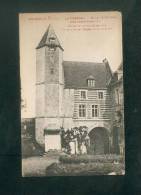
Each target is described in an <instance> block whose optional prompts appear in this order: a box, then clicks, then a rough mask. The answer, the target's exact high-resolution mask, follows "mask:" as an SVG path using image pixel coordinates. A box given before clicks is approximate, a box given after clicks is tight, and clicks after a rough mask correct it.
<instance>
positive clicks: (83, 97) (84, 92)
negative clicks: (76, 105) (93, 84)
mask: <svg viewBox="0 0 141 195" xmlns="http://www.w3.org/2000/svg"><path fill="white" fill-rule="evenodd" d="M80 95H81V99H86V91H81V92H80Z"/></svg>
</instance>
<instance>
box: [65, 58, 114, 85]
mask: <svg viewBox="0 0 141 195" xmlns="http://www.w3.org/2000/svg"><path fill="white" fill-rule="evenodd" d="M63 66H64V78H65V88H74V89H77V88H97V89H104V88H106V87H107V82H108V81H109V79H111V72H110V71H109V69H110V66H109V67H108V68H107V64H105V63H104V62H102V63H93V62H77V61H64V62H63ZM89 76H91V78H92V77H93V78H94V80H95V87H89V86H88V85H87V79H88V78H89Z"/></svg>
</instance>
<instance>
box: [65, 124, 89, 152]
mask: <svg viewBox="0 0 141 195" xmlns="http://www.w3.org/2000/svg"><path fill="white" fill-rule="evenodd" d="M61 145H62V150H63V151H64V152H66V153H68V154H84V153H86V154H87V153H88V152H89V146H90V139H89V136H88V128H87V127H86V126H80V127H79V128H78V127H74V128H71V129H68V130H66V131H65V130H64V128H61Z"/></svg>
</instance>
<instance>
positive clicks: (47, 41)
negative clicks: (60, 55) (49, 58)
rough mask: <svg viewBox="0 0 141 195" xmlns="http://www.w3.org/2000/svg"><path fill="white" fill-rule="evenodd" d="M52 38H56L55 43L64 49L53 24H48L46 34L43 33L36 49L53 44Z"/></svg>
mask: <svg viewBox="0 0 141 195" xmlns="http://www.w3.org/2000/svg"><path fill="white" fill-rule="evenodd" d="M50 38H55V45H56V46H57V47H60V49H62V50H63V48H62V47H61V45H60V42H59V40H58V38H57V36H56V34H55V32H54V29H53V27H52V26H51V25H49V26H48V28H47V30H46V32H45V34H44V35H43V37H42V39H41V41H40V42H39V44H38V46H37V47H36V49H39V48H41V47H44V46H49V45H50V44H51V43H50Z"/></svg>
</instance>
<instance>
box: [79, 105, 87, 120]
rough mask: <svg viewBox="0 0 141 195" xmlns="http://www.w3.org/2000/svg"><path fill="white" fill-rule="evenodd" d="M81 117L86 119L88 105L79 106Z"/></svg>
mask: <svg viewBox="0 0 141 195" xmlns="http://www.w3.org/2000/svg"><path fill="white" fill-rule="evenodd" d="M79 117H86V105H85V104H80V105H79Z"/></svg>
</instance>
